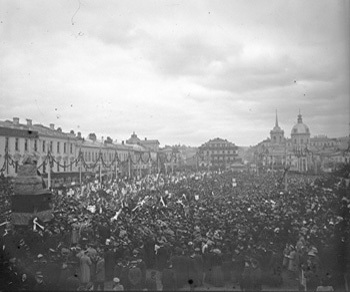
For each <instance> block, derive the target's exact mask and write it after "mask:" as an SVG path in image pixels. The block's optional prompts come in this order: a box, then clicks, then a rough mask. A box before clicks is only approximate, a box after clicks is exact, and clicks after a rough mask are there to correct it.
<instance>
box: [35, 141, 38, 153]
mask: <svg viewBox="0 0 350 292" xmlns="http://www.w3.org/2000/svg"><path fill="white" fill-rule="evenodd" d="M34 151H38V140H34Z"/></svg>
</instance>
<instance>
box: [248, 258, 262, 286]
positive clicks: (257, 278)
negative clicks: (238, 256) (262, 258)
mask: <svg viewBox="0 0 350 292" xmlns="http://www.w3.org/2000/svg"><path fill="white" fill-rule="evenodd" d="M261 279H262V274H261V269H260V267H259V263H258V261H257V260H256V259H252V260H251V270H250V281H251V288H252V290H254V291H261V289H262V287H261Z"/></svg>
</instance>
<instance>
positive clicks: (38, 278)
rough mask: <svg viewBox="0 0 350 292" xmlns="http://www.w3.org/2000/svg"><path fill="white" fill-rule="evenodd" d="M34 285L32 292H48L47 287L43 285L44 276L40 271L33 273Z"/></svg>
mask: <svg viewBox="0 0 350 292" xmlns="http://www.w3.org/2000/svg"><path fill="white" fill-rule="evenodd" d="M35 282H36V283H35V285H34V288H33V290H34V291H47V290H48V286H47V285H46V283H45V280H44V275H43V273H42V272H41V271H38V272H36V273H35Z"/></svg>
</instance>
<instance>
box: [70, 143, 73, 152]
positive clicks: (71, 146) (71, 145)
mask: <svg viewBox="0 0 350 292" xmlns="http://www.w3.org/2000/svg"><path fill="white" fill-rule="evenodd" d="M70 154H73V144H70Z"/></svg>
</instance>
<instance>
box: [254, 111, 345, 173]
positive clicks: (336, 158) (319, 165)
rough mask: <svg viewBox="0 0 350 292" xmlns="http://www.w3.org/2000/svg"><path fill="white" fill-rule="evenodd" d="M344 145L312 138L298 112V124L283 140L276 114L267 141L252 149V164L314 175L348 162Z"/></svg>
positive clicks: (330, 140)
mask: <svg viewBox="0 0 350 292" xmlns="http://www.w3.org/2000/svg"><path fill="white" fill-rule="evenodd" d="M344 141H345V142H344ZM344 145H346V139H336V138H328V137H327V136H325V135H318V136H315V137H312V138H311V133H310V129H309V127H308V126H307V125H306V124H304V123H303V119H302V115H301V114H300V113H299V115H298V118H297V123H296V124H295V125H294V126H293V127H292V130H291V138H285V137H284V131H283V130H282V129H281V128H280V127H279V126H278V118H277V113H276V123H275V127H274V128H273V129H272V130H271V131H270V138H268V139H265V140H264V141H262V142H260V143H259V144H258V145H257V146H256V147H255V151H254V159H253V161H252V162H254V164H256V165H260V167H265V168H270V169H278V168H285V167H289V168H290V170H292V171H298V172H307V171H314V172H316V173H317V171H318V170H326V169H329V168H330V167H329V165H332V167H333V168H334V167H336V164H339V163H344V162H345V163H347V162H348V154H346V152H345V149H346V148H344V147H346V146H344ZM349 162H350V161H349Z"/></svg>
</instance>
